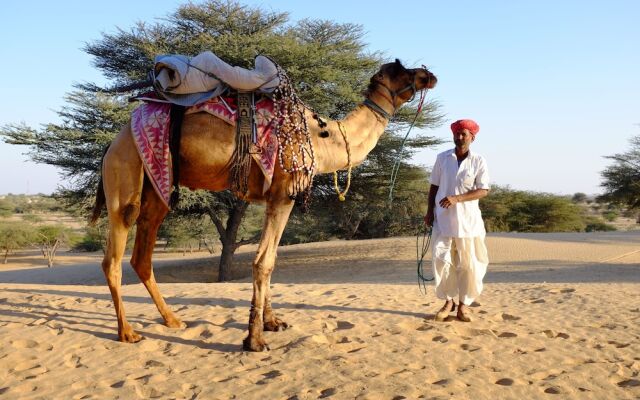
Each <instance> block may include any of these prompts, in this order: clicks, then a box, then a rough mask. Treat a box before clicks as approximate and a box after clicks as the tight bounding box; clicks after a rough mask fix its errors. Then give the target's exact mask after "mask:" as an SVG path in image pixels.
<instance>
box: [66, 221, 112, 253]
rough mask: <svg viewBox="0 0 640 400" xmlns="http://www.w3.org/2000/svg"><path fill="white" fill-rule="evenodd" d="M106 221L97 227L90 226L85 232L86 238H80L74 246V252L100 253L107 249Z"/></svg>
mask: <svg viewBox="0 0 640 400" xmlns="http://www.w3.org/2000/svg"><path fill="white" fill-rule="evenodd" d="M104 222H105V221H102V223H101V224H99V225H97V226H88V227H87V228H86V230H85V234H84V236H82V237H81V238H79V239H78V240H77V242H76V243H74V244H73V247H72V250H74V251H88V252H93V251H99V250H102V251H104V249H105V248H106V244H107V241H106V238H105V232H106V227H105V223H104Z"/></svg>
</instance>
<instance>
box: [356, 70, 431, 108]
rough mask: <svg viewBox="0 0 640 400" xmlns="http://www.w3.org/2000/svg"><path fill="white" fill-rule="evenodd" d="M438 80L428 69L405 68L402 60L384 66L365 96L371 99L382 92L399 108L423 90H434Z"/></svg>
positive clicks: (372, 79) (373, 79) (375, 76)
mask: <svg viewBox="0 0 640 400" xmlns="http://www.w3.org/2000/svg"><path fill="white" fill-rule="evenodd" d="M437 82H438V79H437V78H436V76H435V75H434V74H432V73H431V72H430V71H429V70H428V69H427V68H426V67H424V66H423V67H422V68H413V69H407V68H405V67H404V66H403V65H402V63H401V62H400V60H398V59H396V61H395V62H392V63H388V64H384V65H382V66H381V67H380V70H379V71H378V73H376V74H375V75H374V76H373V77H372V78H371V81H370V83H369V87H368V88H367V91H366V93H365V95H366V96H367V97H369V96H370V95H372V94H373V93H375V92H376V91H381V93H380V94H381V95H382V96H383V97H385V98H386V97H387V96H389V100H390V102H391V103H393V107H394V109H395V108H398V107H399V106H401V105H402V104H404V103H405V102H407V101H409V100H410V99H412V98H413V96H414V95H415V94H416V92H418V91H420V90H422V89H432V88H434V87H435V86H436V83H437Z"/></svg>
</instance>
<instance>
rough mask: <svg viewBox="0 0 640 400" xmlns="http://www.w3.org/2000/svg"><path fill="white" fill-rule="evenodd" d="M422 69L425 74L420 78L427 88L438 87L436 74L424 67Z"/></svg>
mask: <svg viewBox="0 0 640 400" xmlns="http://www.w3.org/2000/svg"><path fill="white" fill-rule="evenodd" d="M422 71H423V72H424V76H421V77H420V78H419V79H420V83H421V85H422V86H423V87H424V88H426V89H433V88H434V87H436V84H437V83H438V78H436V76H435V75H434V74H432V73H431V72H429V71H427V70H425V69H423V70H422Z"/></svg>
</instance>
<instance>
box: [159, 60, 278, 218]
mask: <svg viewBox="0 0 640 400" xmlns="http://www.w3.org/2000/svg"><path fill="white" fill-rule="evenodd" d="M254 64H255V68H254V69H252V70H249V69H246V68H242V67H238V66H232V65H230V64H228V63H226V62H225V61H223V60H222V59H220V58H219V57H218V56H216V55H215V54H213V53H212V52H210V51H205V52H203V53H200V54H198V55H197V56H195V57H192V58H191V57H187V56H184V55H175V54H169V55H160V56H157V57H156V58H155V65H154V68H153V70H152V71H151V73H150V75H151V80H152V82H153V87H154V89H155V91H156V93H157V95H158V96H160V97H161V98H163V99H164V100H166V101H167V102H169V103H172V107H171V116H170V120H171V142H170V148H171V155H172V158H173V159H177V158H178V155H179V147H180V137H181V125H182V117H183V116H184V112H185V108H186V107H191V106H196V105H198V104H201V103H204V102H206V101H208V100H211V99H212V98H214V97H218V96H220V95H222V94H223V93H225V92H226V93H228V94H231V93H230V92H236V93H234V95H235V96H236V99H237V107H238V110H237V119H236V147H235V149H234V152H233V155H232V159H231V170H230V174H229V181H230V182H229V183H230V187H231V190H232V191H234V192H236V193H240V194H245V193H247V191H248V188H249V172H250V169H251V160H252V157H251V155H252V154H254V155H255V154H259V153H260V152H261V149H260V147H259V146H258V145H257V142H258V139H257V129H256V123H255V120H254V110H255V98H254V93H256V92H258V93H260V92H261V93H271V92H273V91H274V90H275V89H276V88H277V87H278V85H279V84H280V76H279V72H278V66H277V65H276V63H275V62H273V61H272V60H271V59H270V58H268V57H265V56H262V55H259V56H257V57H256V58H255V60H254ZM178 165H179V163H173V176H174V182H173V185H174V188H175V189H174V192H173V193H172V195H171V201H170V204H171V206H172V207H173V206H175V205H176V204H177V202H178V198H179V187H178V181H179V176H180V171H179V167H178Z"/></svg>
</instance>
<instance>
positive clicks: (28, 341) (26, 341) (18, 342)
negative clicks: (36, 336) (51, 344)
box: [11, 339, 38, 349]
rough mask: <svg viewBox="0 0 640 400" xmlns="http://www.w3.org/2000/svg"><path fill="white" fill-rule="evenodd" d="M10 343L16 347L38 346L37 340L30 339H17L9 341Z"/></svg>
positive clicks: (30, 347) (29, 347)
mask: <svg viewBox="0 0 640 400" xmlns="http://www.w3.org/2000/svg"><path fill="white" fill-rule="evenodd" d="M11 345H12V346H13V347H15V348H16V349H32V348H34V347H37V346H38V342H36V341H35V340H31V339H18V340H13V341H11Z"/></svg>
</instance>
